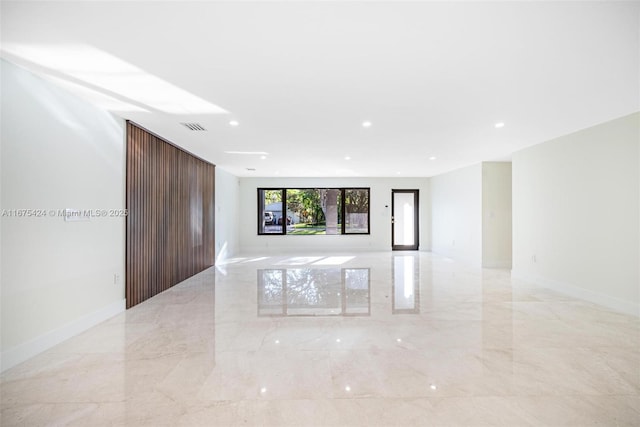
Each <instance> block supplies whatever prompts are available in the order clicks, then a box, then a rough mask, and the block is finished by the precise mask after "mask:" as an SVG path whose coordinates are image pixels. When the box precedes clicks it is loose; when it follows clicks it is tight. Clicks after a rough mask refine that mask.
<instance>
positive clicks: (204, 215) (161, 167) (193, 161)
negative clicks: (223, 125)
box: [125, 122, 215, 308]
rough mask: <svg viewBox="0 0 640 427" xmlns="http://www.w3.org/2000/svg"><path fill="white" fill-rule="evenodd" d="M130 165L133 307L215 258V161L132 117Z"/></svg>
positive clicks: (130, 295) (130, 294)
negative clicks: (171, 142) (175, 143)
mask: <svg viewBox="0 0 640 427" xmlns="http://www.w3.org/2000/svg"><path fill="white" fill-rule="evenodd" d="M126 171H127V177H126V191H127V195H126V202H127V209H128V212H129V214H128V216H127V231H126V238H127V240H126V251H127V254H126V275H125V277H126V298H127V308H130V307H133V306H134V305H136V304H139V303H141V302H142V301H144V300H146V299H148V298H151V297H152V296H154V295H156V294H158V293H160V292H162V291H165V290H167V289H169V288H170V287H172V286H174V285H175V284H177V283H179V282H181V281H183V280H185V279H187V278H188V277H190V276H192V275H194V274H196V273H199V272H200V271H202V270H204V269H206V268H208V267H211V266H212V265H213V264H214V258H215V247H214V244H215V243H214V231H215V222H214V221H215V213H214V200H215V198H214V191H215V165H212V164H210V163H207V162H205V161H203V160H200V159H198V158H196V157H195V156H193V155H191V154H189V153H187V152H185V151H183V150H181V149H179V148H177V147H175V146H174V145H172V144H170V143H168V142H167V141H165V140H163V139H162V138H160V137H158V136H156V135H153V134H152V133H150V132H147V131H146V130H144V129H142V128H140V127H138V126H136V125H135V124H133V123H130V122H127V166H126Z"/></svg>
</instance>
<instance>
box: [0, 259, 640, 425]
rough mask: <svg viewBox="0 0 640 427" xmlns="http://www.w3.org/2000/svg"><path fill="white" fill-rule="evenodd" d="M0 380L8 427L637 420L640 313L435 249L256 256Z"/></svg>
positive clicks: (4, 420)
mask: <svg viewBox="0 0 640 427" xmlns="http://www.w3.org/2000/svg"><path fill="white" fill-rule="evenodd" d="M0 381H1V382H0V391H1V419H0V424H1V425H2V426H13V425H26V426H38V425H72V426H102V425H127V426H146V425H148V426H160V425H171V426H180V425H187V426H189V425H202V426H216V425H220V426H225V425H273V426H288V425H292V426H305V425H325V426H339V425H366V426H377V425H401V426H405V425H420V426H430V425H435V426H493V425H498V426H590V425H599V426H638V425H640V395H639V393H640V321H639V320H638V318H636V317H631V316H627V315H623V314H619V313H615V312H612V311H610V310H607V309H605V308H602V307H599V306H596V305H594V304H590V303H586V302H583V301H579V300H575V299H572V298H569V297H567V296H564V295H562V294H559V293H555V292H553V291H550V290H547V289H544V288H540V287H536V286H532V285H528V284H525V283H523V282H519V281H516V280H513V279H511V277H510V275H509V273H508V272H507V271H501V270H480V269H473V268H469V267H465V266H463V265H461V264H458V263H456V262H453V261H451V260H448V259H446V258H443V257H439V256H437V255H434V254H431V253H425V252H394V253H391V252H384V253H382V252H381V253H357V254H356V253H352V254H349V253H345V254H340V255H322V254H317V255H315V256H311V255H309V256H285V255H281V256H260V257H257V256H256V257H250V256H247V257H238V258H234V259H230V260H228V262H227V263H225V264H224V265H219V266H217V267H215V268H211V269H209V270H207V271H205V272H203V273H201V274H199V275H197V276H195V277H193V278H191V279H189V280H187V281H185V282H183V283H181V284H179V285H177V286H175V287H174V288H172V289H171V290H169V291H167V292H165V293H163V294H161V295H158V296H156V297H154V298H152V299H150V300H148V301H146V302H144V303H142V304H140V305H138V306H136V307H134V308H132V309H130V310H128V311H126V312H125V313H122V314H121V315H118V316H116V317H114V318H112V319H110V320H108V321H106V322H104V323H102V324H100V325H98V326H96V327H94V328H92V329H90V330H88V331H86V332H84V333H82V334H81V335H78V336H76V337H74V338H72V339H70V340H68V341H66V342H64V343H62V344H60V345H58V346H56V347H54V348H52V349H50V350H48V351H46V352H45V353H42V354H40V355H38V356H37V357H35V358H33V359H31V360H29V361H27V362H25V363H23V364H21V365H18V366H16V367H14V368H12V369H10V370H8V371H6V372H5V373H3V374H2V376H1V379H0Z"/></svg>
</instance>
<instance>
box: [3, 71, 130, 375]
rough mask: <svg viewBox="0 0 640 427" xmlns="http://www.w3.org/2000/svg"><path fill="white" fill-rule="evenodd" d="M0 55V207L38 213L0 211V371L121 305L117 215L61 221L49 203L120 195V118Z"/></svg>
mask: <svg viewBox="0 0 640 427" xmlns="http://www.w3.org/2000/svg"><path fill="white" fill-rule="evenodd" d="M1 64H2V65H1V67H2V69H1V72H2V147H1V150H0V151H1V152H2V154H1V161H2V168H1V169H2V170H1V187H2V191H1V201H0V204H1V209H3V210H13V209H43V210H44V211H45V212H46V216H45V217H11V216H7V215H8V213H7V211H4V213H5V215H4V216H3V217H2V218H1V230H2V243H1V248H0V251H1V256H0V258H1V260H2V271H1V274H0V277H1V285H0V291H1V299H2V313H1V319H2V340H1V350H2V369H3V370H4V369H7V368H9V367H11V366H13V365H15V364H17V363H19V362H21V361H23V360H26V359H27V358H29V357H31V356H33V355H35V354H37V353H38V352H40V351H42V350H44V349H46V348H48V347H50V346H52V345H55V344H57V343H58V342H61V341H62V340H64V339H66V338H68V337H70V336H73V335H74V334H76V333H78V332H80V331H82V330H84V329H87V328H89V327H91V326H92V325H94V324H95V323H97V322H100V321H102V320H104V319H106V318H108V317H110V316H112V315H114V314H116V313H118V312H120V311H122V310H124V241H125V237H124V233H125V220H124V218H117V217H116V218H92V219H91V220H90V221H83V222H65V221H64V219H63V218H62V217H56V216H52V215H51V212H50V210H52V209H53V210H57V209H65V208H77V209H123V208H124V202H125V199H124V128H123V125H124V124H123V122H122V121H121V120H119V119H116V118H114V117H113V116H112V115H110V114H108V113H106V112H104V111H101V110H98V109H96V108H94V107H92V106H91V105H89V104H87V103H86V102H84V101H81V100H79V99H77V98H75V97H73V96H71V95H69V94H68V93H66V92H64V91H62V90H60V89H58V88H57V87H55V86H53V85H51V84H49V83H47V82H45V81H43V80H41V79H40V78H38V77H36V76H34V75H32V74H30V73H28V72H26V71H24V70H22V69H20V68H18V67H16V66H14V65H12V64H10V63H7V62H5V61H2V62H1ZM114 275H117V276H118V277H117V279H115V278H114ZM114 282H117V283H114Z"/></svg>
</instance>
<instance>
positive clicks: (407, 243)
mask: <svg viewBox="0 0 640 427" xmlns="http://www.w3.org/2000/svg"><path fill="white" fill-rule="evenodd" d="M418 218H419V216H418V190H391V248H392V249H393V250H394V251H396V250H400V251H402V250H418V245H419V242H418V236H419V233H418Z"/></svg>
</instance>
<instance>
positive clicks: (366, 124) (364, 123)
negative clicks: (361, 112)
mask: <svg viewBox="0 0 640 427" xmlns="http://www.w3.org/2000/svg"><path fill="white" fill-rule="evenodd" d="M362 127H363V128H370V127H371V122H370V121H368V120H366V121H364V122H362Z"/></svg>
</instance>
